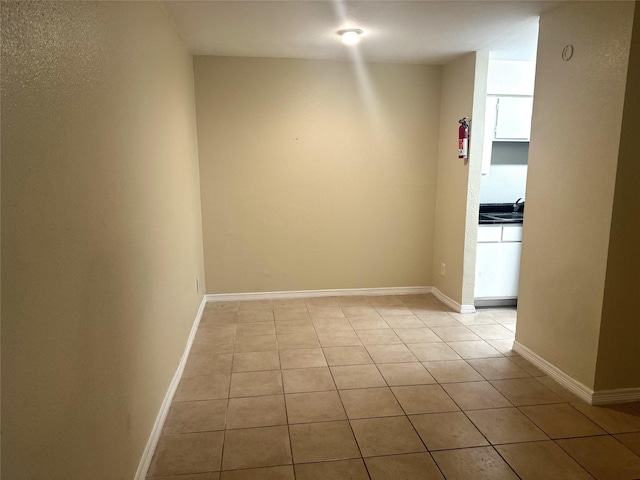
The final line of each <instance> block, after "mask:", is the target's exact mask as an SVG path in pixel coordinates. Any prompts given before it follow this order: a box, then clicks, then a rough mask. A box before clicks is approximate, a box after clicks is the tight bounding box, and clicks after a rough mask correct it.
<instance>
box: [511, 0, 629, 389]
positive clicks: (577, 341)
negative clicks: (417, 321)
mask: <svg viewBox="0 0 640 480" xmlns="http://www.w3.org/2000/svg"><path fill="white" fill-rule="evenodd" d="M633 9H634V4H633V3H632V2H567V3H564V4H563V5H562V6H561V7H559V8H557V9H555V10H552V11H550V12H548V13H546V14H544V15H542V17H541V18H540V35H539V43H538V60H537V72H536V81H535V95H534V98H535V105H534V108H533V123H532V128H531V143H530V145H529V170H528V177H527V207H526V212H527V214H526V219H525V223H524V230H523V240H522V260H521V268H520V289H519V301H518V329H517V333H516V340H517V341H518V342H520V343H521V344H523V345H524V346H526V347H528V348H529V349H531V350H533V351H534V352H535V353H536V354H538V355H540V356H541V357H542V358H544V359H545V360H547V361H549V362H550V363H552V364H553V365H555V366H556V367H558V368H559V369H561V370H562V371H564V372H565V373H567V374H568V375H570V376H571V377H574V378H575V379H576V380H578V381H579V382H580V383H582V384H583V385H586V386H587V387H589V388H593V386H594V375H595V367H596V356H597V351H598V340H599V334H600V319H601V314H602V300H603V292H604V285H605V275H606V268H607V254H608V248H609V234H610V227H611V213H612V208H613V198H614V188H615V181H616V169H617V163H618V149H619V144H620V132H621V123H622V113H623V103H624V96H625V85H626V79H627V63H628V58H629V45H630V39H631V26H632V21H633ZM567 44H571V45H573V47H574V54H573V58H572V59H571V60H570V61H568V62H565V61H563V60H562V55H561V54H562V50H563V48H564V47H565V45H567Z"/></svg>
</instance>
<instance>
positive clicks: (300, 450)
mask: <svg viewBox="0 0 640 480" xmlns="http://www.w3.org/2000/svg"><path fill="white" fill-rule="evenodd" d="M289 429H290V432H291V448H292V449H293V461H294V462H295V463H309V462H320V461H326V460H343V459H347V458H359V457H360V452H359V451H358V445H357V444H356V441H355V439H354V438H353V433H352V432H351V428H350V427H349V422H347V421H339V422H322V423H304V424H299V425H290V426H289Z"/></svg>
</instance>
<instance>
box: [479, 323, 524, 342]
mask: <svg viewBox="0 0 640 480" xmlns="http://www.w3.org/2000/svg"><path fill="white" fill-rule="evenodd" d="M469 330H471V331H472V332H473V333H475V334H476V335H478V336H479V337H480V338H481V339H483V340H502V339H512V340H513V332H512V331H511V330H509V329H507V328H504V327H503V326H502V325H469Z"/></svg>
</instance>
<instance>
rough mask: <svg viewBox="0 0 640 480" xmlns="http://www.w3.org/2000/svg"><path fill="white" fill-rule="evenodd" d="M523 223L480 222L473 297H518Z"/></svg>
mask: <svg viewBox="0 0 640 480" xmlns="http://www.w3.org/2000/svg"><path fill="white" fill-rule="evenodd" d="M521 250H522V226H520V225H519V226H514V225H507V226H502V225H486V226H485V225H480V226H479V227H478V248H477V250H476V285H475V298H476V299H477V300H478V299H480V300H481V299H507V298H517V297H518V280H519V277H520V252H521Z"/></svg>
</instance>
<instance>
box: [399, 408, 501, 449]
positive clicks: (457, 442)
mask: <svg viewBox="0 0 640 480" xmlns="http://www.w3.org/2000/svg"><path fill="white" fill-rule="evenodd" d="M409 419H410V420H411V423H413V426H414V427H415V428H416V430H417V431H418V434H419V435H420V438H422V441H423V442H424V444H425V445H426V446H427V448H428V449H429V450H431V451H433V450H446V449H450V448H466V447H481V446H484V445H489V442H488V441H487V439H486V438H484V436H483V435H482V434H481V433H480V431H479V430H478V429H477V428H476V427H475V425H474V424H473V423H471V421H470V420H469V419H468V418H467V416H466V415H465V414H464V413H462V412H447V413H430V414H426V415H411V416H410V417H409Z"/></svg>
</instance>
